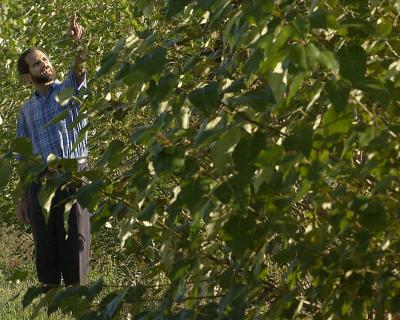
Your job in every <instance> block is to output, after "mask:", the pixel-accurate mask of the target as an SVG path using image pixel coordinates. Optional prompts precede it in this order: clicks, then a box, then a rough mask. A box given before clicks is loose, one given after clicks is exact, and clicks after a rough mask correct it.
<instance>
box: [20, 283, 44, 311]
mask: <svg viewBox="0 0 400 320" xmlns="http://www.w3.org/2000/svg"><path fill="white" fill-rule="evenodd" d="M42 293H43V290H42V288H40V287H30V288H28V290H27V291H26V292H25V294H24V297H23V298H22V307H23V308H24V309H25V308H26V307H27V306H29V305H30V304H31V303H32V301H33V300H34V299H35V298H37V297H38V296H40V295H41V294H42Z"/></svg>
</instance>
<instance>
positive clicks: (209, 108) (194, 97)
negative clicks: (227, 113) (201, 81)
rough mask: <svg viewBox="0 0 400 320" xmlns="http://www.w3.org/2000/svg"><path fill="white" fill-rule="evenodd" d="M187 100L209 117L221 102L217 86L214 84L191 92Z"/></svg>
mask: <svg viewBox="0 0 400 320" xmlns="http://www.w3.org/2000/svg"><path fill="white" fill-rule="evenodd" d="M189 100H190V102H191V103H193V105H194V106H195V107H196V108H197V109H199V110H200V111H201V112H202V113H204V114H205V115H211V114H212V113H214V112H215V111H216V109H217V108H218V107H219V104H220V101H221V96H220V94H219V93H218V84H217V83H215V82H214V83H211V84H208V85H206V86H204V87H202V88H198V89H195V90H193V91H192V92H191V93H190V95H189Z"/></svg>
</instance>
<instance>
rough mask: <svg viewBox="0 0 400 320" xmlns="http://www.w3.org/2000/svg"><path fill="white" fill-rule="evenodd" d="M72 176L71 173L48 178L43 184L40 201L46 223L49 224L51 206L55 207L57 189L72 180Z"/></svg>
mask: <svg viewBox="0 0 400 320" xmlns="http://www.w3.org/2000/svg"><path fill="white" fill-rule="evenodd" d="M70 176H71V174H70V173H69V172H64V173H58V174H55V175H53V176H49V175H48V176H47V179H46V180H45V181H43V182H42V184H41V187H40V191H39V194H38V199H39V203H40V206H41V207H42V209H43V215H44V217H45V221H46V223H47V221H48V218H49V215H50V208H51V205H52V204H53V205H55V204H54V203H53V199H54V197H55V195H56V192H57V189H58V188H59V187H60V186H61V185H62V184H63V183H65V182H67V181H68V180H69V178H70Z"/></svg>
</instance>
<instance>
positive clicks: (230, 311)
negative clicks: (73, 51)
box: [0, 0, 400, 319]
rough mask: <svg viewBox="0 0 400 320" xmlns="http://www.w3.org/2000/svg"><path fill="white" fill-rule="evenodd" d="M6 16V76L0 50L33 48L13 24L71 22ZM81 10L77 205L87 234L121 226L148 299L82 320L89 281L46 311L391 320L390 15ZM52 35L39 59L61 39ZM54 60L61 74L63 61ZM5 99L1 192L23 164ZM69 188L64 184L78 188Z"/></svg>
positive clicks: (365, 10)
mask: <svg viewBox="0 0 400 320" xmlns="http://www.w3.org/2000/svg"><path fill="white" fill-rule="evenodd" d="M14 3H15V2H13V3H11V2H10V3H8V2H5V3H4V4H3V5H2V7H1V8H2V10H3V11H2V15H1V16H2V19H5V18H8V17H10V16H11V17H16V16H17V14H19V16H22V18H19V19H20V20H18V19H14V20H11V21H9V22H8V23H6V24H5V30H6V32H4V33H3V37H4V40H3V42H7V43H9V44H11V49H10V51H9V52H8V53H7V54H8V56H5V57H4V58H7V57H8V59H9V57H10V52H15V51H16V50H17V49H20V48H21V45H22V44H23V45H25V43H26V42H23V43H20V42H16V38H15V37H11V36H10V35H12V34H15V33H16V32H18V31H19V30H22V31H25V32H26V33H25V36H26V37H25V39H28V40H29V41H30V42H29V43H35V41H36V40H35V38H34V37H33V36H31V35H33V34H34V33H33V32H32V31H27V30H25V29H24V28H26V25H25V26H24V25H23V21H24V19H28V21H30V24H31V25H36V26H43V24H44V23H45V22H46V23H48V21H57V19H58V20H61V19H63V18H62V16H61V15H60V14H59V13H56V14H55V17H56V18H54V19H50V18H49V17H50V16H51V14H52V13H51V12H53V10H54V9H53V8H57V7H60V6H64V11H63V12H62V13H63V16H68V15H66V14H64V13H67V12H69V11H72V10H73V9H76V8H72V7H69V6H68V5H67V6H66V5H65V3H61V2H60V1H56V0H54V1H52V5H53V6H52V7H51V6H50V5H51V4H50V3H49V2H43V3H41V4H40V5H34V6H33V7H32V9H31V10H30V11H29V12H28V11H26V10H25V9H24V8H22V7H21V6H20V4H18V3H16V4H14ZM32 3H34V2H32ZM79 9H80V10H79V11H80V12H82V18H83V19H87V20H86V25H85V27H86V29H87V30H88V31H89V33H91V34H92V44H91V48H92V51H93V52H98V53H100V54H101V55H102V56H103V59H102V60H101V63H100V64H101V66H100V68H99V69H98V70H97V72H96V76H95V78H94V79H93V80H92V82H91V85H90V91H89V92H88V93H87V94H88V96H87V97H86V100H84V104H83V105H84V108H85V109H86V110H87V111H88V112H89V115H90V120H91V126H90V130H91V148H92V154H93V155H94V157H93V161H92V165H93V166H92V170H91V171H90V172H89V173H88V176H89V178H90V180H91V183H90V184H89V185H88V186H86V187H83V188H82V189H81V190H80V191H79V192H78V194H77V195H76V198H77V200H78V201H80V202H81V203H82V204H83V205H85V206H87V207H88V208H89V209H91V210H93V211H94V212H95V215H94V217H93V224H94V226H95V229H98V228H101V225H103V224H104V223H106V222H107V221H113V222H114V223H115V221H117V228H118V230H119V236H120V240H121V246H122V247H123V248H124V250H125V251H124V252H125V255H127V256H129V255H136V257H137V263H143V265H145V266H146V267H145V269H144V271H143V272H144V274H143V277H144V278H147V279H150V281H154V283H153V284H152V285H150V286H149V285H147V286H144V285H143V284H141V283H139V284H136V285H132V286H130V285H129V286H127V287H126V288H122V289H118V290H115V291H113V292H112V293H111V294H110V295H108V296H107V297H106V298H104V299H103V300H102V302H101V303H100V304H99V305H98V307H93V308H92V311H91V313H90V314H88V313H87V309H86V308H84V306H86V305H88V304H90V303H91V302H92V301H93V299H94V298H95V296H96V294H97V293H98V292H99V291H100V290H101V288H102V282H101V281H99V282H97V283H95V284H93V285H91V286H89V287H87V288H86V287H82V288H72V289H66V290H61V291H59V292H56V293H53V295H52V294H50V295H48V296H46V297H44V298H42V299H44V301H45V300H47V301H48V302H49V304H50V306H51V307H50V309H49V310H50V311H51V310H55V309H56V308H57V307H60V308H63V309H64V310H74V312H75V314H76V316H77V317H78V318H81V319H84V318H85V316H86V317H90V319H94V318H96V317H97V318H99V319H111V318H113V317H116V315H117V314H118V313H119V311H120V310H121V308H122V306H124V305H125V306H127V307H128V308H130V312H131V313H132V314H133V315H134V316H135V318H136V319H154V318H166V319H175V318H176V319H185V318H193V319H210V318H219V319H225V318H227V319H253V318H255V319H261V318H266V317H268V318H288V319H292V318H299V319H300V318H313V319H325V318H331V319H349V318H351V319H353V318H354V319H362V318H366V317H367V316H368V315H369V314H372V313H374V314H376V316H377V317H378V318H381V319H382V318H383V316H384V313H385V312H390V313H393V314H396V313H398V312H399V305H400V303H399V302H400V292H399V289H398V288H399V285H400V282H399V274H398V270H399V266H398V257H397V251H398V245H399V242H398V230H399V226H400V224H399V222H400V220H399V209H398V202H399V196H398V188H399V176H398V168H397V167H398V166H397V162H398V161H397V160H398V157H399V151H398V150H399V139H398V138H399V136H398V135H399V132H400V130H399V128H400V127H399V125H398V122H399V113H398V107H399V104H398V95H399V91H398V86H399V75H398V71H399V70H400V68H399V67H398V60H399V56H398V52H399V50H400V43H399V40H398V39H397V37H396V35H397V31H398V29H399V27H398V21H397V20H398V19H397V18H398V15H399V9H400V8H399V5H398V3H397V2H395V1H376V0H375V1H357V0H346V1H345V0H343V1H339V0H330V1H291V0H287V1H283V0H282V1H279V0H276V1H272V0H271V1H266V0H262V1H261V0H247V1H240V0H239V1H233V0H232V1H226V0H214V1H210V0H197V1H191V0H179V1H172V0H170V1H152V2H147V1H133V2H129V1H120V2H119V3H118V4H108V3H106V2H102V1H97V2H96V4H95V3H93V2H91V1H84V2H83V3H80V4H79ZM21 13H22V14H21ZM54 25H55V27H54V29H55V30H56V32H55V33H51V34H50V33H49V34H48V35H47V37H46V38H45V39H42V40H41V41H43V43H44V44H46V45H50V44H54V43H55V41H56V40H55V39H58V38H59V37H60V34H61V31H58V30H61V29H59V28H61V24H60V23H55V24H54ZM42 29H44V27H42ZM29 32H32V33H29ZM46 34H47V33H46ZM117 38H119V40H118V41H116V39H117ZM25 41H26V40H25ZM114 41H115V45H114V47H112V48H111V46H110V43H113V42H114ZM56 50H57V51H56V52H57V53H59V56H60V60H59V61H62V60H64V59H61V58H65V56H66V53H63V52H65V51H64V50H65V44H64V43H63V42H61V43H60V44H59V45H58V46H57V48H56ZM2 61H7V60H6V59H3V60H2ZM91 63H92V68H93V66H95V65H97V64H98V57H93V60H92V62H91ZM4 67H5V68H6V70H10V69H9V68H10V63H9V64H8V66H7V64H6V65H5V66H3V68H4ZM7 68H8V69H7ZM10 79H15V75H14V78H10ZM15 87H16V84H15V83H14V85H6V86H3V89H2V90H3V91H4V92H2V93H3V94H2V96H3V97H6V98H5V99H6V100H5V102H3V104H2V107H1V116H2V118H3V119H4V120H3V123H7V125H8V127H7V130H4V131H2V132H1V136H2V141H4V142H3V145H2V154H3V160H2V164H1V167H0V168H1V169H0V170H1V172H2V175H1V176H2V180H1V181H0V182H1V185H2V186H4V185H5V184H6V183H7V181H8V179H5V178H3V177H6V176H9V175H10V174H11V166H10V162H11V161H12V160H11V159H12V152H16V151H18V152H25V153H26V154H28V153H29V151H26V148H25V147H24V145H23V144H22V142H21V141H15V140H14V142H13V143H11V142H12V141H13V138H12V136H13V134H12V129H11V128H12V126H11V125H10V124H9V123H10V119H12V118H13V117H15V114H16V112H15V111H16V110H10V107H9V106H8V105H7V102H8V101H10V97H12V95H11V94H10V93H11V92H13V91H15ZM22 97H23V95H22V94H21V98H22ZM67 98H69V97H67ZM78 98H82V97H78ZM21 100H22V99H21ZM28 158H29V157H28ZM29 161H30V160H27V161H26V163H29V167H26V168H25V170H23V176H24V177H25V179H23V180H22V184H23V183H26V182H28V181H29V177H30V174H31V173H32V172H33V171H34V168H35V166H32V162H29ZM31 161H34V160H31ZM56 162H57V160H56ZM50 165H51V164H50ZM32 168H33V169H32ZM68 172H69V173H70V180H69V181H70V182H71V183H72V182H73V181H74V180H76V179H79V178H80V177H79V175H77V173H75V172H73V170H72V169H71V170H69V171H68ZM47 190H48V193H47V194H44V197H50V196H51V190H52V189H51V188H47ZM160 282H161V284H160ZM155 294H158V295H160V299H158V298H156V299H149V298H148V296H149V295H152V296H154V295H155ZM36 295H37V291H35V290H34V289H32V290H30V291H29V292H28V293H27V295H26V297H27V300H26V301H27V303H28V302H30V300H31V299H33V297H35V296H36ZM71 296H72V297H74V298H73V299H75V300H73V301H74V305H73V306H71V305H70V304H69V303H68V301H71V300H70V299H71ZM149 300H152V302H153V304H152V305H151V306H149ZM154 300H155V301H154ZM158 300H159V301H158Z"/></svg>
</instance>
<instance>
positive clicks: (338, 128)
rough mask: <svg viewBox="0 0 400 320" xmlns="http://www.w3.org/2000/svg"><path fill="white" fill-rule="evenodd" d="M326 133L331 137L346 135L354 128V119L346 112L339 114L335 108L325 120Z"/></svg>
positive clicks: (331, 109)
mask: <svg viewBox="0 0 400 320" xmlns="http://www.w3.org/2000/svg"><path fill="white" fill-rule="evenodd" d="M322 123H323V130H324V133H325V134H327V135H328V136H329V135H333V134H344V133H347V132H348V131H349V129H350V128H351V127H352V125H353V124H352V118H351V116H350V115H349V114H346V113H344V112H341V113H337V112H336V111H335V108H329V109H328V111H327V112H326V113H325V115H324V117H323V120H322Z"/></svg>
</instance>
